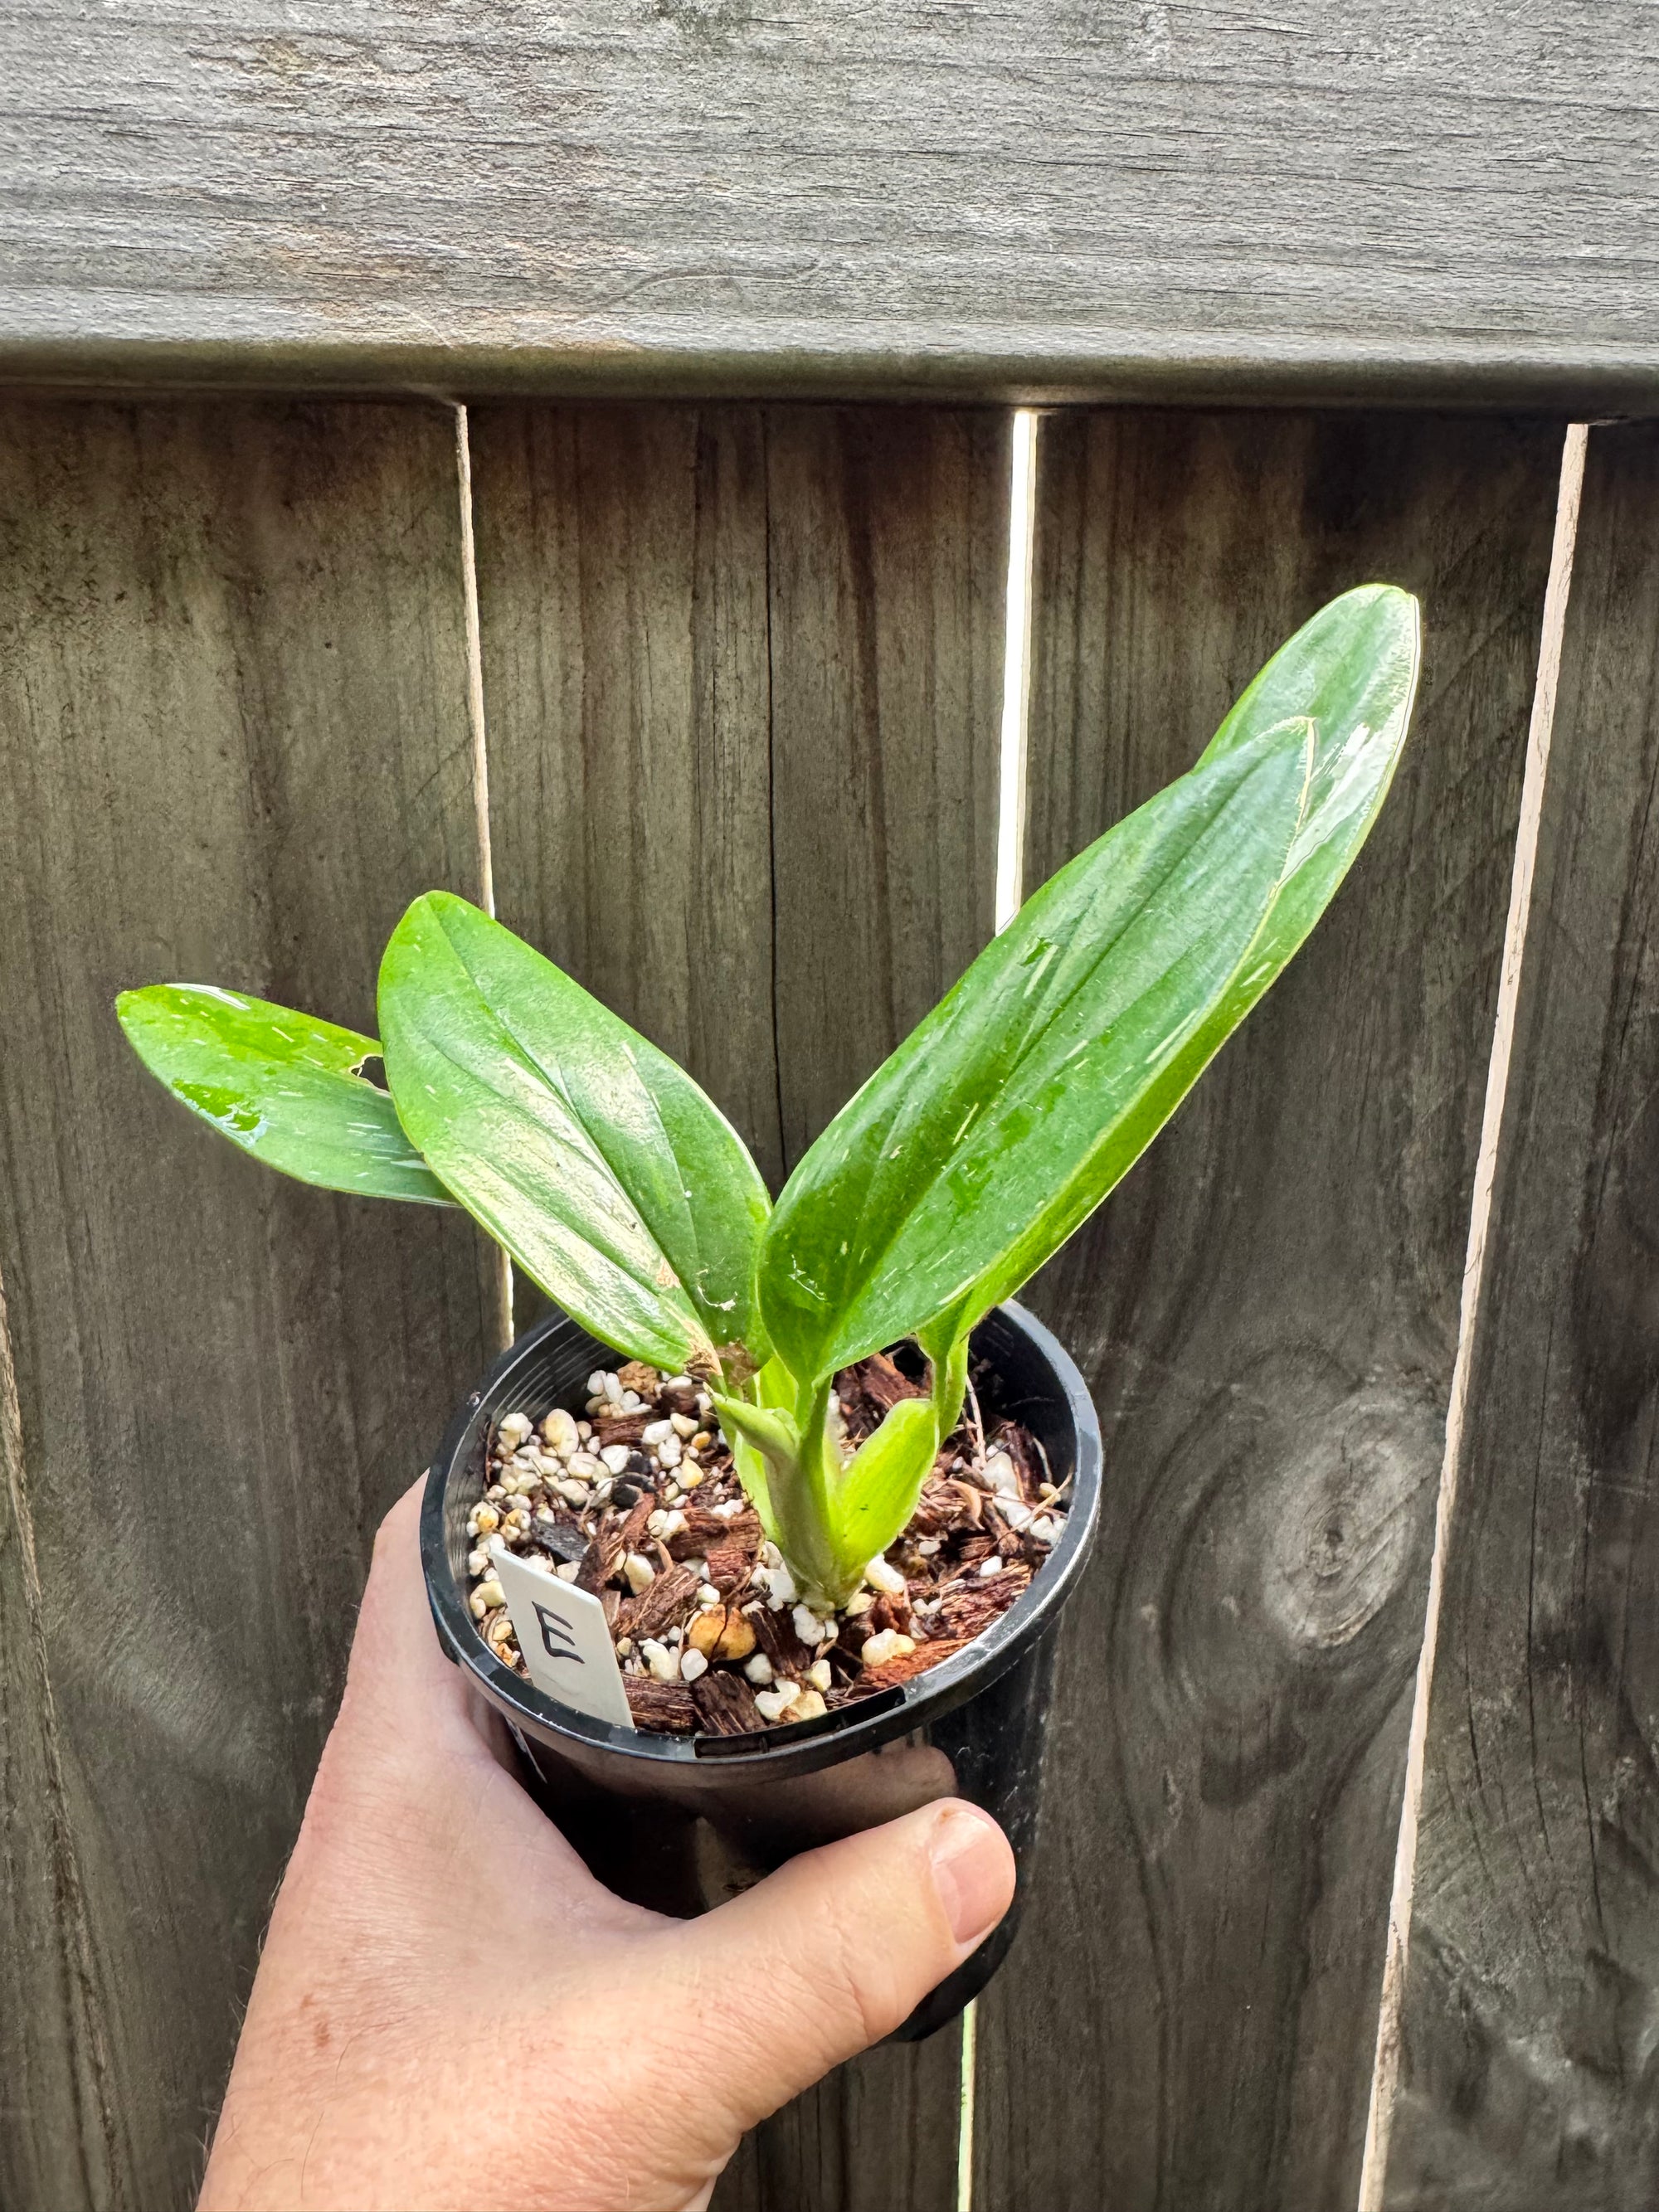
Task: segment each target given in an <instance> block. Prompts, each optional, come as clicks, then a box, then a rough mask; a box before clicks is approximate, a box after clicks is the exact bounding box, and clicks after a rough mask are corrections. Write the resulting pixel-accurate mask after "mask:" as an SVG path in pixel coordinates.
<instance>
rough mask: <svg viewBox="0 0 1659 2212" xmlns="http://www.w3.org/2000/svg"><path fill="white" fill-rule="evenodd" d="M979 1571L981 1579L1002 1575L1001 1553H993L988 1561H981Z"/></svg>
mask: <svg viewBox="0 0 1659 2212" xmlns="http://www.w3.org/2000/svg"><path fill="white" fill-rule="evenodd" d="M979 1571H980V1576H981V1579H983V1577H986V1576H987V1575H1000V1573H1001V1572H1002V1559H1001V1555H1000V1553H996V1552H993V1553H992V1554H991V1556H990V1558H989V1559H981V1561H980V1563H979Z"/></svg>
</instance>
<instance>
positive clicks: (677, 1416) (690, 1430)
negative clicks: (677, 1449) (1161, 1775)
mask: <svg viewBox="0 0 1659 2212" xmlns="http://www.w3.org/2000/svg"><path fill="white" fill-rule="evenodd" d="M668 1419H669V1424H670V1425H671V1428H672V1429H673V1431H674V1434H675V1435H676V1436H677V1437H678V1438H679V1439H680V1442H681V1443H689V1442H690V1439H691V1438H692V1437H695V1436H696V1433H697V1425H696V1422H695V1421H694V1420H693V1419H691V1417H690V1414H689V1413H671V1414H670V1415H669V1416H668Z"/></svg>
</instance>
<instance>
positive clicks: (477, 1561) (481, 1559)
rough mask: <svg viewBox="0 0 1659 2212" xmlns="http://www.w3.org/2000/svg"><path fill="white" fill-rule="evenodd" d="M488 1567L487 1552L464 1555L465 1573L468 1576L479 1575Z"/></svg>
mask: <svg viewBox="0 0 1659 2212" xmlns="http://www.w3.org/2000/svg"><path fill="white" fill-rule="evenodd" d="M488 1565H489V1553H488V1552H469V1553H467V1555H466V1571H467V1572H468V1574H470V1575H481V1574H482V1573H483V1571H484V1569H485V1568H486V1567H487V1566H488Z"/></svg>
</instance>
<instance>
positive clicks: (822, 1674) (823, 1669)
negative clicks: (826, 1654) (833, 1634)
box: [806, 1659, 836, 1690]
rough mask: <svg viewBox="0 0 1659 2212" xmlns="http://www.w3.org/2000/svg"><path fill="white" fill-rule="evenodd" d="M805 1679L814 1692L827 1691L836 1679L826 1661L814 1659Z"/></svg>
mask: <svg viewBox="0 0 1659 2212" xmlns="http://www.w3.org/2000/svg"><path fill="white" fill-rule="evenodd" d="M806 1679H807V1680H808V1681H809V1682H810V1683H811V1685H812V1687H813V1688H814V1689H815V1690H827V1689H828V1688H829V1686H830V1684H831V1683H832V1682H833V1681H834V1680H835V1679H836V1678H835V1676H834V1675H833V1674H831V1673H830V1672H829V1661H828V1660H827V1659H815V1660H814V1661H813V1662H812V1663H811V1666H810V1667H809V1668H807V1670H806Z"/></svg>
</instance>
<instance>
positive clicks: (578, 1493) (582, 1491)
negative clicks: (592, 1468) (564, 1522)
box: [555, 1474, 593, 1513]
mask: <svg viewBox="0 0 1659 2212" xmlns="http://www.w3.org/2000/svg"><path fill="white" fill-rule="evenodd" d="M555 1487H556V1489H557V1491H558V1493H559V1495H560V1497H561V1498H563V1500H564V1502H565V1504H567V1505H574V1507H575V1508H576V1510H577V1511H578V1512H579V1513H580V1511H581V1510H583V1509H584V1507H586V1505H587V1504H589V1502H590V1500H591V1499H592V1494H593V1493H592V1491H590V1490H589V1488H588V1486H587V1485H586V1483H585V1482H578V1481H577V1480H576V1478H575V1477H574V1475H573V1474H568V1475H566V1477H565V1479H564V1480H563V1481H562V1482H561V1483H558V1484H556V1485H555Z"/></svg>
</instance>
